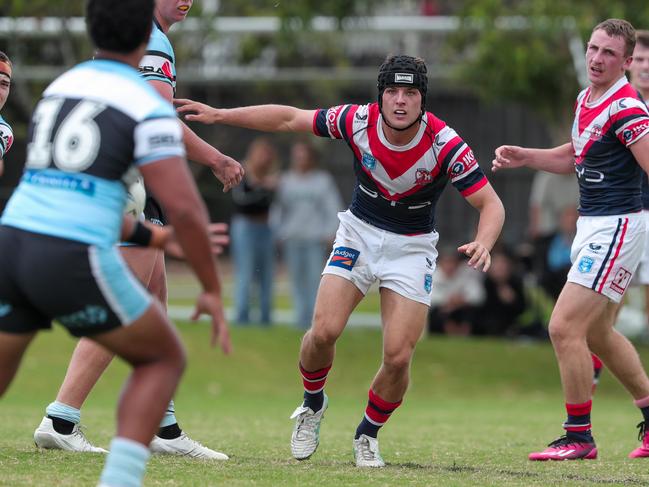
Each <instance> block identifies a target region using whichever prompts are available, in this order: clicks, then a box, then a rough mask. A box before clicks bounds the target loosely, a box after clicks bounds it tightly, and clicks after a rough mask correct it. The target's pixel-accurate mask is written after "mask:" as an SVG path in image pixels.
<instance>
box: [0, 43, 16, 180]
mask: <svg viewBox="0 0 649 487" xmlns="http://www.w3.org/2000/svg"><path fill="white" fill-rule="evenodd" d="M11 71H12V70H11V61H10V60H9V57H8V56H7V55H6V54H5V53H4V52H2V51H0V110H2V108H3V107H4V106H5V103H6V102H7V98H8V97H9V91H10V90H11ZM13 141H14V134H13V132H12V131H11V126H10V125H9V124H8V123H7V122H6V121H5V119H4V118H2V116H1V115H0V176H2V173H3V172H4V157H5V155H6V154H7V152H9V149H11V144H13Z"/></svg>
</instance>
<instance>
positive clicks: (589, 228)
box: [493, 19, 649, 460]
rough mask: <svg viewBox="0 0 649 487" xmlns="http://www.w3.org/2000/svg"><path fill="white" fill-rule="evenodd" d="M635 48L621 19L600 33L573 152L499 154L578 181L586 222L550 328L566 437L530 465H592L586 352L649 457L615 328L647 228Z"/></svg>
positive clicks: (647, 142)
mask: <svg viewBox="0 0 649 487" xmlns="http://www.w3.org/2000/svg"><path fill="white" fill-rule="evenodd" d="M634 45H635V30H634V28H633V26H632V25H631V24H630V23H629V22H627V21H625V20H620V19H609V20H606V21H604V22H602V23H600V24H598V25H597V26H596V27H595V28H594V29H593V32H592V34H591V37H590V40H589V41H588V45H587V51H586V64H587V67H588V78H589V81H590V86H589V87H588V88H586V89H585V90H583V91H582V92H581V93H580V94H579V96H578V97H577V102H576V104H575V120H574V123H573V127H572V142H571V143H567V144H564V145H562V146H559V147H554V148H552V149H529V148H523V147H518V146H501V147H499V148H498V149H496V157H495V159H494V161H493V170H494V171H497V170H500V169H505V168H516V167H522V166H527V167H531V168H533V169H538V170H544V171H550V172H556V173H570V172H572V171H573V170H574V171H576V173H577V178H578V181H579V192H580V208H579V213H580V217H579V220H578V221H577V235H576V236H575V240H574V242H573V246H572V262H573V265H572V268H571V269H570V271H569V273H568V278H567V282H566V284H565V286H564V288H563V290H562V291H561V294H560V296H559V299H558V300H557V303H556V305H555V307H554V310H553V312H552V317H551V319H550V325H549V330H550V338H551V339H552V345H553V347H554V351H555V354H556V356H557V360H558V362H559V371H560V374H561V383H562V386H563V393H564V396H565V401H566V411H567V419H566V421H565V422H564V424H563V427H564V429H565V430H566V434H565V435H564V436H562V437H560V438H558V439H557V440H555V441H553V442H552V443H551V444H550V445H549V446H548V448H546V449H545V450H543V451H540V452H534V453H531V454H530V455H529V459H530V460H574V459H580V458H583V459H594V458H596V457H597V447H596V445H595V440H594V439H593V436H592V433H591V421H590V413H591V407H592V401H591V396H592V392H591V390H592V371H593V363H592V361H591V356H590V353H589V349H590V350H592V351H593V352H594V353H596V354H597V356H599V357H600V358H601V360H602V361H603V362H604V364H605V365H606V366H607V367H608V368H609V369H610V370H611V372H612V373H613V374H614V375H615V377H617V379H618V380H619V381H620V382H621V383H622V385H623V386H624V387H625V388H626V389H627V390H628V391H629V393H630V394H631V395H632V396H633V398H634V400H635V405H636V406H637V407H638V408H640V410H641V412H642V415H643V418H644V421H642V422H641V423H640V424H639V425H638V426H639V428H640V437H641V439H642V442H643V446H641V447H640V448H637V449H636V450H634V451H633V452H631V454H630V456H631V457H632V458H638V457H647V456H649V449H648V448H647V446H648V441H649V440H648V438H647V435H648V434H649V432H647V430H646V424H647V421H648V420H649V379H648V378H647V374H646V373H645V371H644V369H643V367H642V364H641V362H640V358H639V357H638V354H637V352H636V351H635V349H634V348H633V345H632V344H631V343H630V342H629V341H628V340H627V339H626V338H625V337H624V336H622V335H621V334H620V333H618V332H617V331H616V330H615V329H614V328H613V324H614V316H615V311H616V308H617V306H618V303H619V302H620V301H621V300H622V297H623V296H624V293H625V291H626V289H627V287H628V285H629V283H630V281H631V278H632V276H633V274H634V272H635V270H636V267H637V266H638V262H639V261H640V258H641V256H642V252H643V248H644V242H645V238H646V237H645V233H646V229H645V222H644V218H643V215H642V213H641V210H642V199H641V189H640V186H641V179H642V173H643V170H644V171H649V137H646V135H647V134H649V112H648V111H647V107H646V106H645V104H644V103H643V102H642V101H641V100H640V99H639V97H638V95H637V93H636V91H635V90H634V89H633V87H632V86H631V85H630V84H629V83H628V81H627V80H626V77H625V76H624V71H625V69H628V68H629V66H630V65H631V61H632V53H633V49H634Z"/></svg>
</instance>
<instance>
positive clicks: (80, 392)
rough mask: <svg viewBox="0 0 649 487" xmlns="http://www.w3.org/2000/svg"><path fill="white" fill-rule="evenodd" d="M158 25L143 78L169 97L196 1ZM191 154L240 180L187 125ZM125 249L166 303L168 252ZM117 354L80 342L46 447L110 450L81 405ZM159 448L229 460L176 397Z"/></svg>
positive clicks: (49, 415) (182, 2)
mask: <svg viewBox="0 0 649 487" xmlns="http://www.w3.org/2000/svg"><path fill="white" fill-rule="evenodd" d="M155 5H156V6H155V11H154V18H153V27H152V31H151V38H150V39H149V43H148V46H147V50H146V53H145V55H144V57H143V58H142V59H141V61H140V63H139V69H140V72H141V74H142V77H143V78H144V79H145V80H147V81H148V82H149V83H150V84H151V85H152V86H153V87H154V88H155V89H156V91H158V93H160V94H161V95H162V96H163V97H164V98H165V99H167V100H168V101H170V102H171V101H172V100H173V96H174V94H175V91H176V63H175V59H176V58H175V54H174V51H173V48H172V46H171V43H170V42H169V39H168V38H167V32H168V31H169V28H170V27H171V26H172V25H173V24H175V23H178V22H181V21H182V20H184V19H185V18H186V16H187V14H188V13H189V10H190V8H191V7H192V1H191V0H157V1H156V3H155ZM182 130H183V139H184V141H185V146H186V148H187V156H188V158H189V159H191V160H195V161H197V162H200V163H201V164H204V165H206V166H208V167H210V168H211V169H212V170H213V171H214V173H215V175H217V177H218V178H219V179H220V180H221V181H222V182H223V184H224V191H227V190H229V189H230V188H231V187H232V186H234V185H236V184H238V183H239V182H240V180H241V177H242V175H243V169H242V168H241V166H240V165H239V163H238V162H236V161H234V160H233V159H231V158H229V157H227V156H225V155H223V154H221V153H220V152H219V151H218V150H216V149H215V148H214V147H212V146H210V145H209V144H207V143H206V142H205V141H203V140H202V139H200V138H199V137H198V136H197V135H196V134H195V133H194V132H193V131H191V130H190V129H189V127H187V126H186V125H185V124H182ZM144 215H145V217H146V218H147V220H149V221H150V222H153V223H155V224H157V225H164V224H165V216H164V214H163V212H162V210H161V208H160V205H159V204H158V203H157V201H156V200H155V199H153V198H151V197H150V196H149V197H147V200H146V207H145V209H144ZM122 254H123V256H124V258H125V260H126V262H127V263H128V265H129V267H130V268H131V269H132V270H133V272H134V273H135V275H136V276H137V277H138V279H139V280H140V281H141V282H142V283H144V284H145V286H146V287H147V289H148V290H149V291H150V292H151V293H152V294H153V295H155V296H156V297H157V298H158V299H159V300H160V302H161V303H163V304H164V305H165V306H166V303H167V281H166V274H165V262H164V253H163V252H161V251H158V250H155V249H151V248H145V247H135V246H131V247H122ZM112 358H113V355H112V354H111V353H109V352H108V351H106V350H104V349H103V348H101V347H99V346H97V345H96V344H95V343H94V342H92V341H91V340H86V339H82V340H81V341H80V342H79V344H78V345H77V347H76V349H75V351H74V353H73V355H72V358H71V360H70V365H69V367H68V371H67V373H66V376H65V379H64V380H63V383H62V384H61V388H60V389H59V392H58V394H57V397H56V400H55V401H54V402H52V403H51V404H49V405H48V406H47V408H46V410H45V411H46V415H45V417H44V418H43V420H42V421H41V424H40V425H39V426H38V428H37V429H36V431H35V432H34V441H35V443H36V445H37V446H39V447H41V448H53V449H62V450H68V451H77V452H105V451H106V450H104V449H103V448H100V447H96V446H94V445H92V444H91V443H90V442H89V441H88V440H87V438H86V437H85V435H84V434H83V432H82V431H81V429H80V428H79V423H80V421H81V407H82V405H83V403H84V402H85V400H86V398H87V397H88V395H89V394H90V391H91V390H92V388H93V387H94V386H95V384H96V383H97V381H98V380H99V378H100V377H101V374H103V372H104V371H105V370H106V368H107V367H108V365H109V364H110V362H111V360H112ZM151 451H152V452H154V453H163V454H174V455H185V456H189V457H193V458H201V459H211V460H227V459H228V456H227V455H226V454H224V453H221V452H218V451H215V450H212V449H210V448H207V447H206V446H204V445H201V444H200V443H199V442H197V441H195V440H193V439H192V438H190V437H189V436H187V435H186V434H185V433H184V432H183V431H182V430H181V428H180V426H179V425H178V421H177V419H176V414H175V407H174V403H173V401H172V402H171V403H169V406H168V408H167V410H166V412H165V415H164V418H163V420H162V422H161V423H160V428H159V430H158V432H157V434H156V435H155V436H154V438H153V442H152V443H151Z"/></svg>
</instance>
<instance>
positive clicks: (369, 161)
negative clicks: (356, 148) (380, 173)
mask: <svg viewBox="0 0 649 487" xmlns="http://www.w3.org/2000/svg"><path fill="white" fill-rule="evenodd" d="M361 163H362V164H363V166H365V167H366V168H367V169H369V170H370V171H371V170H373V169H374V168H375V167H376V159H375V158H374V156H373V155H372V154H368V153H367V152H363V158H362V159H361Z"/></svg>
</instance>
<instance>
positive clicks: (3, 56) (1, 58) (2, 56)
mask: <svg viewBox="0 0 649 487" xmlns="http://www.w3.org/2000/svg"><path fill="white" fill-rule="evenodd" d="M0 61H2V62H5V63H8V64H9V66H11V59H9V56H7V55H6V54H5V53H4V52H2V51H0Z"/></svg>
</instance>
